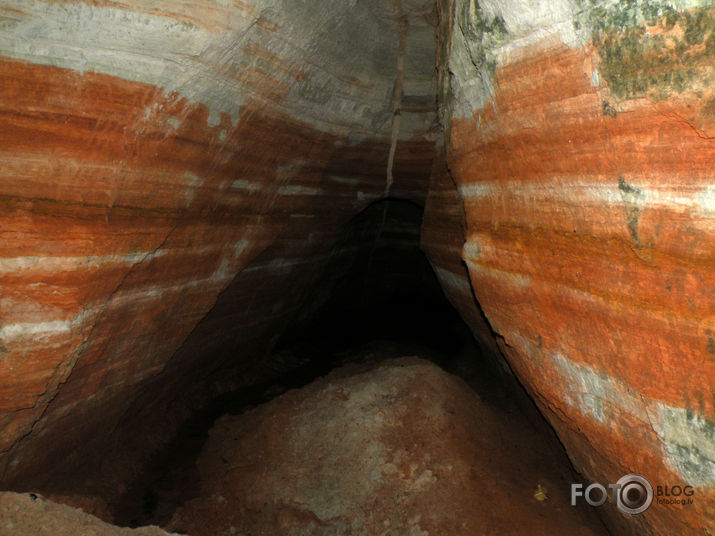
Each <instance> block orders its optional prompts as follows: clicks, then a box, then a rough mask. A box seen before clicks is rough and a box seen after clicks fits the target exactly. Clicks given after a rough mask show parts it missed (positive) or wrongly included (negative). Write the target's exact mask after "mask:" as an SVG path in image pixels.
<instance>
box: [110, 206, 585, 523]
mask: <svg viewBox="0 0 715 536" xmlns="http://www.w3.org/2000/svg"><path fill="white" fill-rule="evenodd" d="M421 223H422V208H421V207H419V206H417V205H415V204H413V203H411V202H407V201H400V200H393V199H389V200H384V201H381V202H377V203H375V204H373V205H370V206H369V207H368V208H366V209H365V210H364V211H363V212H361V213H360V214H358V215H357V216H355V217H354V218H353V219H352V220H351V221H350V222H348V224H347V225H346V226H345V227H344V228H343V230H342V231H341V235H340V237H339V239H338V240H337V241H336V243H335V245H334V247H333V249H332V252H331V255H330V256H329V260H328V262H327V263H325V265H324V266H319V267H316V270H315V272H314V274H313V279H312V282H311V285H310V286H309V287H308V289H307V291H305V292H304V293H303V298H302V301H303V303H302V307H301V309H300V313H299V314H298V315H297V316H298V318H296V319H295V321H294V322H293V324H292V325H291V326H289V328H288V329H287V330H286V331H285V332H284V333H283V334H282V336H281V337H280V338H279V339H278V342H277V344H276V346H275V347H274V350H273V352H272V353H271V355H270V356H269V357H267V358H266V359H263V360H260V361H259V362H257V363H256V364H255V365H254V366H253V367H251V368H250V369H249V370H247V371H246V372H247V377H251V378H258V379H259V380H258V381H256V382H254V383H253V384H251V385H249V386H248V387H246V388H244V389H241V390H239V391H235V392H230V393H226V394H224V395H222V396H220V397H218V398H216V399H214V400H213V401H212V402H211V403H210V404H208V405H206V406H205V407H204V408H203V409H202V410H201V411H199V412H197V413H195V414H194V415H193V416H192V417H191V418H190V419H188V420H187V421H186V422H185V423H184V424H183V425H182V427H181V428H180V430H179V433H178V434H177V436H176V437H175V438H174V440H173V441H172V442H171V443H169V444H168V446H167V447H166V448H164V449H163V450H161V451H160V452H158V453H157V454H155V455H154V456H153V457H152V459H151V460H150V461H149V463H147V464H146V465H145V467H144V469H143V471H142V472H141V474H140V475H139V477H138V478H137V479H136V480H135V481H134V482H133V483H132V484H131V485H130V486H129V488H128V489H127V490H126V492H125V493H124V494H123V496H122V498H121V500H120V501H119V502H118V503H117V504H114V505H111V506H112V517H113V518H114V522H115V523H116V524H119V525H124V526H133V527H135V526H141V525H148V524H154V525H159V526H166V525H167V524H168V523H169V521H170V520H171V518H172V515H173V513H174V512H175V510H176V509H177V508H178V507H179V506H180V505H182V504H183V503H184V502H186V501H188V500H190V499H192V498H194V497H197V496H198V495H199V492H200V490H199V484H200V476H199V474H198V471H197V467H196V463H195V462H196V459H197V458H198V456H199V454H200V452H201V450H202V447H203V445H204V443H205V442H206V439H207V438H208V434H209V430H210V429H211V427H212V426H213V424H214V422H215V421H216V419H217V418H219V417H220V416H222V415H225V414H239V413H242V412H244V411H246V410H247V409H249V408H251V407H254V406H256V405H258V404H262V403H265V402H267V401H269V400H271V399H272V398H274V397H276V396H279V395H280V394H282V393H284V392H285V391H287V390H289V389H295V388H300V387H302V386H304V385H307V384H309V383H311V382H312V381H313V380H315V379H316V378H318V377H320V376H324V375H325V374H327V373H328V372H330V371H331V370H333V369H335V368H337V367H340V366H342V365H345V364H349V363H365V364H372V363H378V362H380V361H383V360H385V359H389V358H394V357H401V356H413V355H414V356H419V357H421V358H424V359H428V360H431V361H433V362H434V363H436V364H437V365H439V366H440V367H442V368H443V369H445V370H446V371H448V372H451V373H453V374H456V375H458V376H460V377H461V378H462V379H464V380H465V381H466V382H467V383H468V384H469V385H470V386H471V387H472V388H473V389H474V390H475V391H476V392H477V393H478V394H479V396H480V398H481V399H482V400H483V401H484V402H485V403H487V404H490V405H492V406H494V407H495V408H496V409H497V410H498V411H499V412H500V413H502V414H503V415H504V418H505V419H509V420H510V422H511V421H513V422H514V423H518V422H521V423H523V424H522V425H521V426H522V429H526V428H528V429H530V430H531V432H530V433H531V434H532V436H533V437H543V443H542V444H541V445H540V446H539V447H538V448H539V449H541V450H543V451H544V452H551V454H545V456H544V459H545V461H544V464H545V466H548V467H551V469H548V471H550V472H551V474H553V475H558V476H554V478H558V479H560V481H561V485H563V486H565V487H567V486H568V479H569V478H571V477H570V476H569V475H570V474H571V473H570V471H571V470H570V468H569V463H568V460H567V458H566V456H565V453H564V452H563V450H562V449H561V448H560V444H559V443H558V440H557V439H555V434H554V433H553V431H552V430H551V429H550V427H549V426H548V424H546V422H545V421H544V419H543V417H542V416H541V414H540V413H539V412H538V410H537V409H536V407H535V406H534V405H533V402H532V401H531V400H530V399H528V396H526V393H525V392H523V390H522V389H521V388H520V386H518V385H516V386H515V385H507V383H508V382H507V383H505V380H504V375H503V373H502V374H500V373H499V370H498V367H499V365H498V364H497V359H496V356H493V355H490V354H489V352H488V351H487V350H485V349H483V348H480V346H479V345H478V344H477V342H476V340H475V339H474V338H473V336H472V334H471V332H470V330H469V328H468V326H467V325H466V324H465V323H464V322H463V321H462V319H461V317H460V316H459V314H458V313H457V311H456V310H455V309H454V308H453V307H452V305H451V304H450V303H449V302H448V301H447V299H446V297H445V295H444V293H443V291H442V289H441V287H440V284H439V282H438V280H437V278H436V276H435V273H434V271H433V270H432V267H431V265H430V263H429V262H428V260H427V258H426V257H425V255H424V254H423V253H422V252H421V251H420V248H419V240H420V228H421ZM519 393H522V394H519ZM524 397H525V398H526V400H527V401H526V403H525V402H524V400H522V399H521V398H524ZM525 404H526V405H527V406H528V405H530V406H531V407H527V408H525V407H524V406H525ZM515 426H516V425H515ZM517 428H518V426H517ZM534 448H537V447H536V446H534ZM545 470H546V469H545ZM564 489H566V488H564Z"/></svg>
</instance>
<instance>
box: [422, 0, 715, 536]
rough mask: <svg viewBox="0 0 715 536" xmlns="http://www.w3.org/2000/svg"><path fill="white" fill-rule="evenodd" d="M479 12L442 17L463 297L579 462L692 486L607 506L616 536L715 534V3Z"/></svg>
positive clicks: (510, 7)
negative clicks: (714, 53) (664, 500)
mask: <svg viewBox="0 0 715 536" xmlns="http://www.w3.org/2000/svg"><path fill="white" fill-rule="evenodd" d="M468 4H469V5H470V6H471V8H470V9H467V8H464V9H462V8H463V3H461V2H453V3H443V6H442V7H443V10H442V15H443V17H442V23H441V27H442V28H443V30H444V29H447V30H451V34H448V35H449V36H451V37H449V36H448V35H444V34H443V39H447V40H448V42H447V43H444V42H443V46H442V47H441V50H443V51H444V52H443V53H442V55H443V57H444V58H445V59H444V60H442V61H443V65H442V70H443V72H446V71H449V73H450V74H449V76H447V75H446V74H444V73H443V75H442V76H441V80H442V81H443V82H442V84H443V86H444V87H443V89H442V94H443V95H445V99H446V102H445V103H444V110H443V117H444V119H445V121H446V123H447V127H448V129H449V134H448V137H449V141H448V143H447V147H448V157H447V165H448V167H449V170H450V172H451V176H452V179H453V180H454V182H455V183H456V185H457V187H458V189H459V193H460V194H461V199H462V201H463V206H464V211H465V220H466V242H465V244H464V249H463V252H462V255H461V258H462V259H463V260H464V261H465V262H466V264H467V267H468V269H469V274H470V279H471V289H467V288H465V289H464V291H463V294H464V297H463V300H465V301H466V300H468V297H467V294H468V293H469V292H470V290H471V291H473V292H474V295H475V296H476V298H477V300H478V301H479V304H480V305H481V307H482V309H483V310H484V313H485V314H486V317H487V319H488V321H489V323H490V325H491V327H492V328H493V329H494V331H495V332H496V333H497V334H498V335H499V336H501V337H503V339H504V345H503V349H504V351H505V354H506V356H507V358H508V360H509V362H510V364H511V367H512V368H513V370H514V371H515V372H516V374H517V376H518V377H519V378H520V379H521V381H522V382H523V383H524V384H525V386H526V387H527V389H528V390H529V391H530V392H531V393H532V394H533V395H534V396H535V397H536V400H537V402H538V403H539V405H540V407H541V408H542V410H543V411H544V413H545V415H546V416H547V417H548V418H549V420H550V421H551V423H552V424H553V426H554V427H555V429H556V430H557V432H558V434H559V436H560V437H561V439H562V441H563V442H564V444H565V446H566V449H567V451H568V452H569V454H570V456H571V459H572V461H573V462H574V464H575V466H576V468H577V469H578V470H579V471H581V472H583V473H584V474H585V475H586V476H587V477H588V478H590V479H592V480H594V481H598V482H615V481H616V480H617V479H618V478H619V477H620V476H622V475H624V474H626V473H630V472H636V473H641V474H643V475H646V476H647V478H649V479H650V480H651V482H653V483H654V484H658V483H661V484H666V483H670V484H680V485H684V484H686V483H687V484H690V485H693V486H695V488H696V500H695V501H694V503H695V504H694V505H693V506H692V507H690V508H687V507H682V508H681V507H677V506H671V507H666V506H662V505H661V506H658V505H654V506H653V507H652V508H651V509H650V510H648V511H647V512H646V513H644V514H642V515H640V516H637V517H628V518H626V517H625V516H622V515H620V513H619V512H618V511H617V510H616V509H615V507H613V506H612V505H611V506H610V507H604V508H603V511H604V513H605V514H606V515H607V516H608V517H609V518H610V519H611V522H612V524H613V525H614V527H617V528H616V529H615V530H618V531H620V532H624V533H625V532H629V533H634V534H664V535H665V534H701V533H702V532H703V531H704V530H711V531H712V530H713V527H712V525H711V523H712V519H713V516H712V504H713V486H714V485H715V452H714V451H713V444H715V437H714V436H713V420H714V419H715V413H714V411H715V410H714V408H715V404H713V394H712V386H713V384H714V383H715V360H714V359H713V344H712V338H713V333H715V324H713V322H714V321H715V317H714V316H713V304H714V303H715V295H714V294H713V289H715V279H714V276H715V271H713V266H715V256H714V253H715V249H713V247H712V244H713V231H714V230H715V227H714V221H715V220H714V213H713V199H714V197H713V196H714V191H713V186H712V183H713V162H714V161H715V149H714V146H713V143H712V135H713V122H712V121H713V116H712V99H713V85H712V80H713V66H712V62H711V61H710V62H709V63H708V62H703V61H702V59H701V56H700V55H701V54H702V53H703V51H704V50H705V49H706V48H707V46H709V45H708V44H707V43H711V42H712V39H713V37H712V26H713V25H712V21H713V12H712V8H707V7H698V6H697V5H695V4H697V3H695V4H694V5H693V7H692V8H691V9H686V10H681V11H679V12H674V11H673V10H672V9H670V10H668V9H666V8H665V7H663V5H660V4H658V5H655V3H649V2H635V3H628V6H625V5H619V4H614V5H613V6H610V5H606V6H605V7H603V9H602V10H601V11H599V9H601V6H600V5H599V4H600V3H598V2H596V3H591V4H586V3H583V4H582V5H580V6H578V7H577V6H575V5H572V4H571V3H568V2H557V3H555V4H554V5H553V6H552V3H550V2H549V3H548V7H547V3H546V2H535V3H528V4H526V3H519V2H488V1H484V2H481V3H480V4H481V9H480V8H479V6H478V5H477V4H476V3H474V2H472V3H468ZM592 4H593V5H592ZM631 4H633V5H631ZM673 13H677V18H673V17H674V15H673ZM668 17H671V19H672V20H675V21H676V22H675V23H672V20H671V22H668ZM595 21H598V24H596V22H595ZM698 21H700V22H698ZM589 24H590V25H591V26H589ZM697 25H700V26H702V28H703V29H702V32H701V34H698V35H691V36H690V37H689V38H685V37H681V39H680V40H679V41H678V40H677V36H678V35H681V36H682V35H683V33H682V32H684V33H685V35H687V34H688V32H690V33H691V34H693V32H695V31H696V29H697V27H700V26H697ZM663 32H665V33H666V35H672V36H675V37H668V39H671V41H672V42H673V43H676V42H677V43H681V44H682V43H684V46H685V48H684V51H681V52H682V54H683V56H682V57H683V60H682V61H683V63H684V64H686V65H688V66H689V68H691V70H692V72H693V73H695V74H696V75H697V76H695V75H694V76H692V77H691V78H689V79H687V80H686V79H684V80H683V81H682V84H680V85H678V86H677V87H675V86H673V83H672V81H673V80H675V79H676V78H677V77H676V75H675V74H673V73H675V72H676V71H677V69H680V67H678V68H677V69H676V68H675V67H672V66H669V65H668V64H667V60H668V58H669V57H666V56H665V55H664V54H661V53H660V52H656V51H654V50H655V49H653V48H649V47H651V46H652V43H651V42H650V41H649V39H651V37H649V36H651V35H652V36H656V35H661V34H663ZM668 32H670V33H668ZM678 32H681V33H680V34H679V33H678ZM634 36H636V37H634ZM629 39H630V40H631V41H629ZM636 39H637V40H638V41H637V42H635V41H634V40H636ZM652 39H655V37H652ZM609 40H610V41H609ZM619 40H620V41H619ZM604 43H608V46H606V45H605V44H604ZM673 46H675V45H673ZM608 47H610V48H608ZM617 47H622V52H621V54H622V55H621V60H623V61H622V64H618V63H617V61H616V60H615V59H613V57H611V55H612V54H613V50H614V49H615V48H617ZM628 47H630V48H628ZM648 51H650V52H648ZM627 54H630V56H628V55H627ZM649 54H650V55H649ZM658 54H660V56H658ZM654 55H655V56H657V58H659V57H661V56H662V57H663V58H665V59H663V60H662V61H663V62H664V63H663V66H662V68H661V69H660V70H659V71H657V72H656V71H654V72H653V73H652V74H653V79H652V80H651V79H648V81H647V84H645V82H642V83H641V82H640V81H639V80H638V79H637V77H638V76H641V75H642V74H643V70H642V69H640V67H636V66H635V65H634V62H646V61H656V60H653V56H654ZM657 58H656V59H657ZM657 61H660V60H657ZM629 62H630V63H629ZM688 62H689V63H688ZM618 65H620V67H621V68H622V69H624V70H623V72H621V73H620V74H618V73H614V69H616V67H618ZM639 69H640V70H639ZM668 72H670V73H671V74H670V75H667V73H668ZM678 72H679V71H678ZM661 74H662V75H663V76H662V77H661V78H658V76H660V75H661ZM656 75H657V76H656ZM623 77H631V80H630V81H624V79H623ZM634 77H635V78H634ZM674 77H675V78H674ZM659 80H661V82H659ZM663 80H665V82H663ZM678 80H679V79H678ZM626 82H627V86H623V85H621V86H618V83H626ZM666 82H667V83H666ZM642 84H645V85H642ZM624 87H625V89H624ZM430 195H432V193H430ZM443 210H444V209H443ZM430 225H434V223H431V224H430ZM427 232H428V229H425V234H427ZM432 232H433V233H434V231H432ZM442 249H443V250H444V248H442ZM428 251H429V252H430V254H431V256H432V258H433V262H435V263H436V264H437V266H438V267H442V269H443V270H447V269H449V268H448V267H449V266H456V264H455V262H456V259H453V260H451V261H447V260H446V259H445V257H444V253H441V252H439V251H430V248H428ZM451 269H452V271H454V269H455V268H454V267H453V268H451ZM452 286H456V285H452ZM676 430H677V432H676ZM620 532H619V533H620Z"/></svg>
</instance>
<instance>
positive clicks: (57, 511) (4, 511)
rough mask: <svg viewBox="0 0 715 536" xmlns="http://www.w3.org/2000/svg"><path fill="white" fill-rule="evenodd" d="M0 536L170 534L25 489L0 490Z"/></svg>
mask: <svg viewBox="0 0 715 536" xmlns="http://www.w3.org/2000/svg"><path fill="white" fill-rule="evenodd" d="M0 535H1V536H171V535H170V534H169V533H167V532H165V531H163V530H161V529H160V528H159V527H141V528H137V529H127V528H121V527H115V526H114V525H110V524H108V523H104V522H103V521H102V520H100V519H98V518H96V517H94V516H91V515H89V514H86V513H85V512H83V511H82V510H79V509H77V508H72V507H70V506H65V505H62V504H57V503H54V502H52V501H50V500H47V499H45V498H44V497H41V496H38V495H35V494H29V493H8V492H5V493H0Z"/></svg>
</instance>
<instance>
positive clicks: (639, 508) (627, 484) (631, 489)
mask: <svg viewBox="0 0 715 536" xmlns="http://www.w3.org/2000/svg"><path fill="white" fill-rule="evenodd" d="M616 485H617V488H616V489H617V493H616V505H617V506H618V508H620V509H621V512H625V513H626V514H631V515H636V514H640V513H642V512H645V511H646V510H648V507H649V506H650V505H651V503H652V502H653V486H651V485H650V482H648V481H647V480H646V479H645V478H644V477H642V476H641V475H636V474H633V473H631V474H630V475H626V476H623V477H621V479H620V480H619V481H618V482H617V483H616Z"/></svg>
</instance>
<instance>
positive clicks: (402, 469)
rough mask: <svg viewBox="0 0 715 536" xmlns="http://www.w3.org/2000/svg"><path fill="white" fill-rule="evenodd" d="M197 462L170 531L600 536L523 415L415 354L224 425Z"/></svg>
mask: <svg viewBox="0 0 715 536" xmlns="http://www.w3.org/2000/svg"><path fill="white" fill-rule="evenodd" d="M198 463H199V471H200V473H201V478H202V486H201V493H200V495H201V497H200V498H197V499H194V500H192V501H190V502H189V503H188V504H186V505H184V506H183V507H182V508H180V509H179V510H178V511H177V513H176V515H175V516H174V519H173V520H172V522H171V524H170V526H171V528H172V530H178V531H187V532H188V533H190V534H192V535H195V536H200V535H211V536H219V535H229V534H231V535H235V534H242V535H245V534H252V535H254V536H257V535H273V534H285V535H291V534H295V535H298V534H313V535H349V534H375V535H378V534H379V535H401V536H404V535H420V536H427V535H435V536H436V535H443V534H450V535H455V536H456V535H464V536H467V535H470V536H473V535H474V534H485V533H487V534H489V533H492V534H504V535H510V534H514V535H516V534H524V531H525V530H528V531H529V532H531V533H533V534H574V535H579V534H580V535H595V534H602V533H603V528H602V526H601V525H600V524H599V522H598V521H597V520H596V518H595V516H594V514H593V512H592V511H589V510H582V509H580V508H572V507H571V506H569V504H568V485H567V482H568V476H566V475H564V474H562V473H560V472H559V470H557V469H556V466H555V465H554V462H553V454H552V453H550V452H549V451H548V450H547V449H545V447H544V446H543V439H541V438H538V436H537V434H536V433H535V432H534V430H533V429H532V428H530V427H529V425H528V424H526V421H525V420H524V417H523V416H522V415H521V414H519V413H512V412H510V411H509V410H504V409H503V408H501V409H500V410H499V411H497V410H496V409H494V408H491V407H489V406H488V405H486V404H485V403H483V402H482V401H481V400H480V398H479V396H477V394H476V393H475V392H474V391H472V390H471V389H470V388H469V387H468V386H467V385H466V384H465V383H464V382H463V381H462V380H460V379H458V378H457V377H455V376H452V375H449V374H447V373H446V372H444V371H442V370H441V369H439V368H438V367H436V366H435V365H433V364H430V363H428V362H425V361H422V360H419V359H417V358H402V359H397V360H391V361H387V362H384V363H383V364H381V365H380V366H378V367H377V368H375V369H369V368H368V369H367V370H366V369H365V367H362V368H359V367H358V366H348V367H345V368H342V369H338V370H337V371H335V372H333V373H331V374H330V375H329V376H327V377H325V378H322V379H319V380H317V381H316V382H314V383H313V384H311V385H310V386H308V387H305V388H303V389H300V390H295V391H290V392H288V393H286V394H284V395H282V396H280V397H279V398H277V399H275V400H273V401H271V402H269V403H267V404H265V405H263V406H259V407H257V408H255V409H253V410H250V411H248V412H246V413H245V414H242V415H238V416H226V417H223V418H221V419H220V420H219V421H217V423H216V425H215V427H214V428H213V429H212V431H211V433H210V438H209V440H208V442H207V444H206V446H205V448H204V451H203V453H202V455H201V458H200V460H199V462H198ZM562 479H563V480H562ZM539 485H541V486H542V487H543V488H544V489H545V490H546V494H547V496H548V498H547V499H546V500H544V501H541V502H540V501H538V500H537V499H536V498H535V497H534V493H535V490H536V489H537V487H538V486H539Z"/></svg>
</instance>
